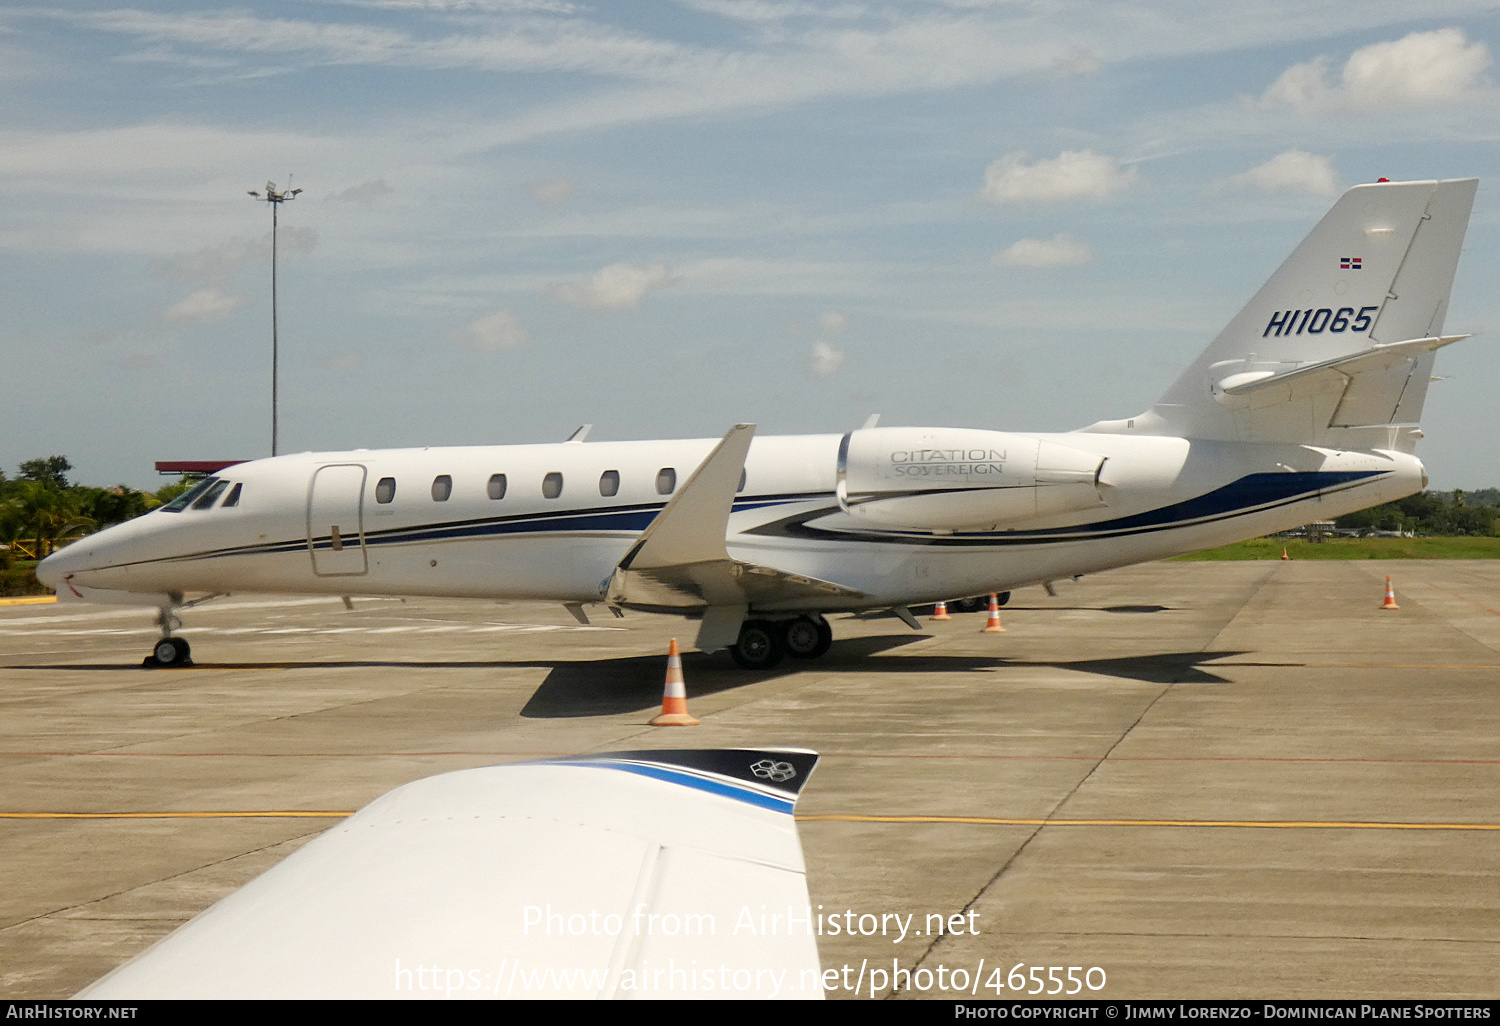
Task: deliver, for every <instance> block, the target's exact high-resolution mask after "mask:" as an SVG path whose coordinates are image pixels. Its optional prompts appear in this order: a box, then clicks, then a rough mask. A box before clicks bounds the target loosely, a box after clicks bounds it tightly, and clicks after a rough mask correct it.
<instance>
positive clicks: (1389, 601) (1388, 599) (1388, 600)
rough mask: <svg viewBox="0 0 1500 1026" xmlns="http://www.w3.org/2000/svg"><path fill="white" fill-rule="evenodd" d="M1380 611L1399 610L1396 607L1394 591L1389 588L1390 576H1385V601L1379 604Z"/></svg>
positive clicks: (1398, 607)
mask: <svg viewBox="0 0 1500 1026" xmlns="http://www.w3.org/2000/svg"><path fill="white" fill-rule="evenodd" d="M1380 608H1381V609H1400V608H1401V607H1400V606H1398V605H1396V589H1395V588H1392V587H1391V575H1390V574H1386V575H1385V601H1384V602H1382V603H1381V604H1380Z"/></svg>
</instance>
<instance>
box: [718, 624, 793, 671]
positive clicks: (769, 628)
mask: <svg viewBox="0 0 1500 1026" xmlns="http://www.w3.org/2000/svg"><path fill="white" fill-rule="evenodd" d="M729 655H730V658H732V659H733V660H734V661H735V662H736V663H738V664H739V665H740V666H742V667H744V668H745V669H747V670H769V669H771V667H773V666H775V665H776V664H777V663H779V662H781V659H782V657H783V656H785V655H786V644H785V642H783V641H782V636H781V631H779V630H777V628H776V625H775V624H773V623H770V622H769V621H766V620H746V621H745V622H744V624H743V625H742V626H741V627H740V637H739V640H738V641H736V642H735V643H734V644H733V645H731V646H730V647H729Z"/></svg>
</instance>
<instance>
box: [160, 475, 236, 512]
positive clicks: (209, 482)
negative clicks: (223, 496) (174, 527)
mask: <svg viewBox="0 0 1500 1026" xmlns="http://www.w3.org/2000/svg"><path fill="white" fill-rule="evenodd" d="M224 484H225V482H223V481H220V479H219V478H217V477H205V478H204V479H203V480H202V481H199V482H198V483H197V484H195V485H193V487H191V488H189V489H188V490H187V491H185V492H183V493H182V494H181V495H179V496H177V498H175V499H173V500H172V501H171V502H169V503H167V504H166V505H165V506H163V507H161V511H162V512H163V513H181V512H182V511H183V510H185V509H187V508H188V503H190V502H194V501H196V500H198V499H200V498H202V497H203V495H204V493H206V492H207V491H208V490H209V489H210V488H213V487H214V486H215V485H218V486H219V490H220V491H223V490H224ZM210 501H212V500H210Z"/></svg>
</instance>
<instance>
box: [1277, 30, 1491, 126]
mask: <svg viewBox="0 0 1500 1026" xmlns="http://www.w3.org/2000/svg"><path fill="white" fill-rule="evenodd" d="M1489 66H1490V52H1489V48H1488V47H1486V46H1485V45H1484V43H1482V42H1477V41H1476V42H1472V43H1471V42H1469V40H1468V39H1467V38H1466V37H1465V36H1464V33H1463V30H1462V29H1456V28H1445V29H1437V30H1436V31H1433V32H1413V33H1411V34H1410V35H1407V36H1403V37H1402V38H1400V39H1397V40H1393V41H1391V42H1386V43H1372V44H1371V45H1369V46H1366V47H1361V48H1360V49H1358V50H1355V51H1354V53H1352V54H1350V56H1349V60H1348V61H1346V62H1345V64H1344V68H1343V71H1342V72H1341V73H1340V75H1339V81H1338V83H1337V84H1330V82H1329V80H1328V72H1329V68H1330V61H1329V59H1328V58H1327V57H1316V58H1314V59H1313V60H1310V61H1307V62H1306V63H1303V64H1294V65H1292V66H1291V67H1290V68H1288V69H1287V70H1286V71H1284V72H1282V74H1281V77H1280V78H1278V79H1277V80H1276V81H1275V82H1273V83H1271V86H1270V88H1268V89H1267V90H1266V91H1265V94H1264V95H1263V96H1262V97H1261V102H1262V103H1264V104H1266V105H1267V106H1279V107H1292V108H1294V109H1297V110H1308V111H1317V110H1339V109H1360V108H1366V109H1368V108H1382V107H1408V106H1416V105H1420V104H1429V103H1443V102H1447V101H1451V100H1458V99H1462V98H1464V97H1466V96H1469V95H1472V94H1474V93H1476V92H1478V91H1480V90H1482V89H1484V88H1485V87H1486V86H1488V84H1489V80H1488V78H1487V76H1486V75H1485V70H1486V69H1487V68H1488V67H1489Z"/></svg>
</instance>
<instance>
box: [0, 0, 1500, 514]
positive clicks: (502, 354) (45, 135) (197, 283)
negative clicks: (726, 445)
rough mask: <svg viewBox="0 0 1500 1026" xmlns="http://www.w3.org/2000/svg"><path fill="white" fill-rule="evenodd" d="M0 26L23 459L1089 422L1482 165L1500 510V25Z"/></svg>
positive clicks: (482, 19) (17, 418) (844, 2)
mask: <svg viewBox="0 0 1500 1026" xmlns="http://www.w3.org/2000/svg"><path fill="white" fill-rule="evenodd" d="M1419 7H1420V12H1421V17H1420V18H1414V17H1412V12H1413V11H1414V10H1416V9H1418V8H1417V7H1415V6H1414V5H1411V4H1409V3H1394V2H1390V3H1387V2H1379V0H1375V2H1367V3H1359V4H1350V3H1319V2H1306V0H1303V2H1296V3H1293V2H1266V3H1254V2H1247V3H1242V4H1239V5H1236V6H1235V7H1234V8H1233V9H1229V10H1226V9H1223V8H1218V7H1214V6H1211V5H1204V4H1199V3H1188V2H1172V0H1157V2H1136V3H1128V4H1127V3H1109V2H1095V0H1086V2H1054V0H1029V2H1027V0H1001V2H986V0H905V2H900V3H896V2H885V0H656V2H652V0H637V2H632V3H629V4H625V3H612V4H606V3H584V2H577V3H575V2H564V0H342V2H339V0H326V2H306V0H304V2H300V3H256V4H248V5H242V6H238V7H228V8H223V7H218V6H215V5H201V6H193V5H190V4H179V3H142V4H139V5H137V6H134V7H128V8H127V7H121V8H110V7H108V6H106V5H101V4H89V5H49V6H45V7H40V6H39V7H26V6H11V7H0V90H3V93H4V96H5V102H4V103H3V104H0V183H3V187H4V197H5V199H4V205H5V217H4V218H3V219H0V287H3V295H4V297H5V299H4V303H5V314H6V315H5V316H4V317H3V318H0V356H3V358H4V366H5V368H6V377H7V378H8V379H10V381H11V382H12V383H13V384H12V387H10V388H7V389H6V399H5V403H4V405H3V406H0V468H3V469H4V470H6V471H7V472H8V473H13V472H14V469H15V466H16V464H17V463H19V461H21V460H22V459H27V458H30V457H32V456H38V455H49V454H53V453H62V454H66V455H67V456H69V457H70V458H71V459H72V460H73V462H74V464H75V466H76V467H77V468H78V469H77V472H76V473H75V475H74V476H75V477H76V478H78V479H81V480H85V481H89V482H93V483H106V482H116V481H120V482H124V483H128V484H132V485H136V486H153V487H154V486H155V484H156V483H157V481H156V478H155V477H154V475H153V473H152V469H151V464H152V462H153V461H154V460H157V459H168V458H179V459H188V458H203V459H209V458H249V457H255V456H259V455H264V454H266V453H267V452H268V451H269V392H270V386H269V366H270V301H269V292H270V289H269V284H270V283H269V227H270V217H269V213H268V211H267V209H266V206H265V204H263V203H262V204H257V203H255V202H253V201H252V199H251V198H250V197H249V196H247V195H246V192H247V190H249V189H252V188H264V185H265V183H266V181H267V180H274V181H276V182H277V183H278V185H279V186H281V187H283V188H284V187H286V185H287V183H288V177H289V176H290V180H291V184H292V185H293V186H295V187H299V188H301V189H303V190H304V191H303V192H302V193H301V195H299V196H298V198H297V199H296V201H294V202H292V203H288V204H286V205H285V206H284V207H283V208H282V220H281V229H282V230H281V235H280V242H281V248H282V262H281V272H282V278H281V342H282V346H281V358H282V404H281V438H282V449H283V451H299V450H303V449H339V448H353V447H372V448H373V447H382V446H396V445H444V444H480V443H486V444H487V443H504V442H530V441H551V440H561V439H562V438H564V437H566V436H567V435H568V433H569V432H571V431H572V429H573V428H574V427H576V426H577V425H578V424H579V423H582V422H585V421H588V422H592V423H594V424H595V425H596V427H595V429H594V435H593V437H595V438H650V437H684V436H705V435H719V434H722V432H723V431H724V430H725V429H726V428H727V427H728V426H729V425H730V424H733V423H735V422H737V421H754V422H756V423H757V424H759V425H760V430H761V431H762V432H768V433H787V432H803V431H829V432H836V431H844V430H847V429H849V428H850V427H853V426H857V425H858V424H859V423H861V422H862V421H863V420H864V419H865V417H866V416H867V415H868V414H870V413H873V412H878V413H881V414H882V415H883V422H884V423H909V424H951V425H964V426H981V427H994V428H1000V429H1006V430H1019V431H1025V430H1048V431H1052V430H1067V429H1070V428H1073V427H1078V426H1082V425H1084V424H1088V423H1091V422H1093V421H1096V420H1100V419H1106V418H1114V417H1123V416H1129V415H1132V414H1134V413H1137V412H1140V411H1141V410H1142V409H1144V408H1145V407H1146V406H1148V405H1149V404H1150V403H1151V402H1152V401H1153V400H1154V399H1156V398H1157V396H1158V395H1159V394H1160V393H1161V392H1162V391H1163V390H1164V389H1165V388H1166V386H1167V385H1168V384H1169V383H1170V382H1171V380H1172V379H1173V378H1174V377H1175V376H1176V373H1177V372H1178V370H1179V369H1180V368H1181V367H1182V366H1184V365H1185V364H1186V363H1188V362H1189V361H1190V360H1191V359H1192V358H1193V357H1194V356H1195V355H1196V354H1197V353H1198V352H1199V351H1200V350H1201V349H1202V348H1203V347H1204V346H1206V345H1207V343H1208V341H1209V340H1210V339H1211V338H1212V337H1213V335H1214V334H1215V333H1216V332H1217V331H1218V329H1219V328H1220V327H1222V326H1223V324H1224V323H1225V322H1227V321H1228V320H1229V318H1230V317H1231V316H1233V314H1234V313H1235V312H1236V311H1237V310H1238V309H1239V307H1240V306H1241V305H1242V304H1243V303H1244V302H1245V301H1246V300H1247V299H1248V298H1249V297H1250V295H1251V294H1252V293H1253V292H1254V290H1255V289H1256V288H1257V287H1258V286H1259V285H1260V283H1261V282H1262V281H1263V280H1264V279H1265V278H1266V277H1267V276H1269V274H1270V273H1271V271H1273V270H1274V269H1275V267H1276V265H1277V264H1278V263H1279V262H1280V261H1281V259H1282V258H1283V257H1284V256H1285V255H1286V254H1287V253H1288V252H1290V250H1291V248H1292V247H1293V246H1294V245H1295V244H1296V243H1297V241H1299V240H1300V239H1301V237H1302V236H1303V235H1304V234H1305V233H1306V232H1307V231H1308V230H1309V229H1310V228H1311V226H1312V225H1313V224H1314V223H1315V222H1316V220H1317V219H1318V218H1319V217H1320V216H1321V215H1322V213H1323V212H1324V211H1325V210H1326V209H1327V207H1328V206H1329V204H1330V203H1331V202H1332V201H1333V199H1334V197H1335V196H1336V195H1337V193H1338V192H1339V191H1341V190H1342V189H1344V188H1347V187H1348V186H1350V185H1353V184H1356V183H1358V182H1363V181H1373V180H1374V179H1375V178H1377V177H1380V176H1385V177H1388V178H1392V179H1403V178H1447V177H1466V176H1471V175H1477V176H1479V177H1480V178H1481V179H1482V181H1481V187H1480V192H1479V198H1478V202H1477V205H1476V209H1475V214H1474V219H1473V221H1472V222H1471V225H1470V231H1469V239H1468V245H1467V247H1466V251H1465V256H1464V259H1463V262H1462V263H1461V265H1460V269H1459V278H1458V282H1457V284H1456V286H1455V292H1454V302H1453V306H1452V308H1451V311H1450V314H1449V318H1448V325H1447V327H1448V330H1449V331H1451V332H1461V331H1472V332H1478V333H1480V334H1479V337H1477V338H1475V339H1473V340H1470V341H1468V342H1465V343H1462V344H1460V345H1458V346H1454V347H1451V348H1449V349H1446V350H1444V351H1443V353H1442V355H1441V356H1440V357H1439V360H1438V367H1437V373H1438V374H1439V375H1443V376H1445V377H1446V379H1447V380H1445V381H1443V382H1441V383H1438V384H1435V385H1434V386H1433V388H1432V392H1431V394H1430V395H1429V400H1428V404H1427V415H1426V417H1425V418H1424V428H1425V429H1426V431H1427V436H1428V437H1427V439H1426V441H1425V442H1424V443H1423V447H1422V448H1421V450H1420V451H1419V455H1421V456H1422V457H1423V459H1424V460H1425V461H1426V462H1427V464H1428V466H1429V469H1430V472H1431V474H1432V478H1433V484H1434V486H1436V487H1445V488H1446V487H1455V486H1457V487H1483V486H1496V485H1500V461H1497V460H1496V458H1495V456H1494V453H1495V452H1496V451H1497V450H1500V419H1497V417H1496V416H1495V405H1496V404H1495V401H1494V398H1495V394H1496V389H1495V382H1497V381H1500V353H1497V351H1496V338H1495V332H1494V331H1493V329H1494V328H1495V326H1496V324H1497V322H1500V310H1497V303H1500V299H1497V293H1496V290H1495V289H1494V288H1493V285H1492V282H1493V279H1494V272H1493V268H1494V267H1495V266H1496V260H1497V257H1500V232H1497V228H1500V210H1497V204H1496V203H1495V199H1494V197H1495V195H1496V194H1495V191H1494V188H1493V186H1492V185H1491V180H1492V179H1493V178H1494V177H1495V174H1494V173H1495V171H1496V170H1497V162H1500V161H1497V157H1500V148H1497V142H1500V89H1497V87H1496V84H1495V74H1496V72H1495V68H1494V64H1493V54H1494V52H1495V49H1496V47H1497V46H1500V21H1497V19H1496V18H1495V13H1496V8H1497V7H1500V4H1497V3H1495V2H1483V3H1481V2H1458V0H1452V2H1448V0H1429V2H1426V3H1424V4H1422V5H1419Z"/></svg>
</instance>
